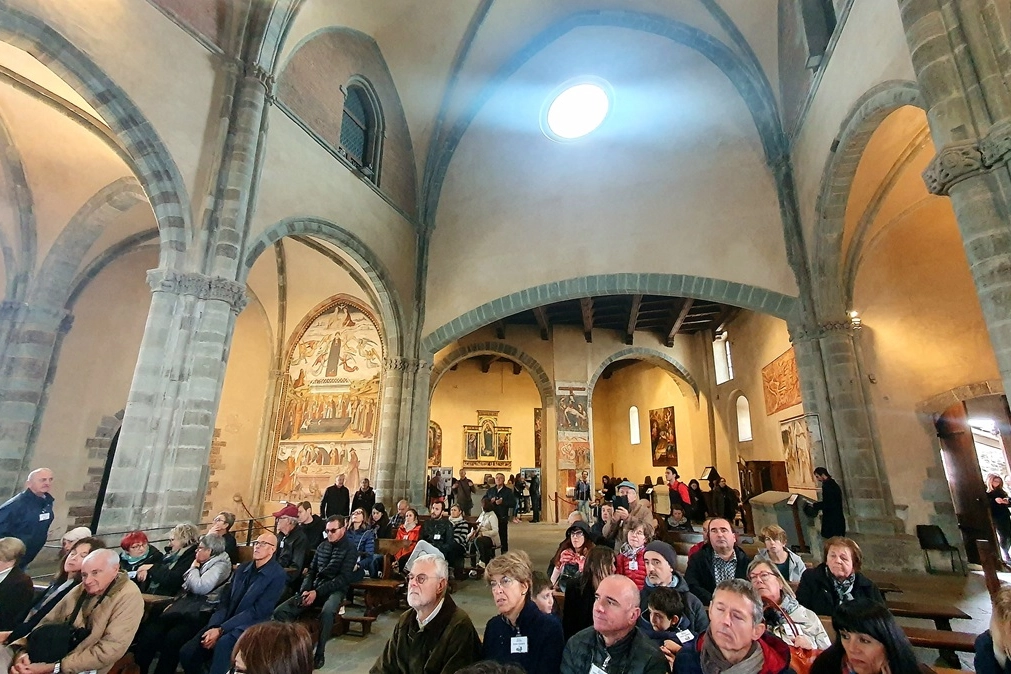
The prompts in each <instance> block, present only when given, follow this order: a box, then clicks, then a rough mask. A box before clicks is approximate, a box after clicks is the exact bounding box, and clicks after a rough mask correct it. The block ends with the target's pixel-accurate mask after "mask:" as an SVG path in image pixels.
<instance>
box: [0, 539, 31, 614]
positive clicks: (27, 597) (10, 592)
mask: <svg viewBox="0 0 1011 674" xmlns="http://www.w3.org/2000/svg"><path fill="white" fill-rule="evenodd" d="M24 554H25V544H24V543H22V542H21V540H20V539H18V538H13V537H11V536H8V537H7V538H0V632H9V631H11V630H13V629H14V628H15V627H17V626H18V625H20V624H21V621H22V620H23V619H24V617H25V615H26V614H27V613H28V610H29V609H31V607H32V603H33V600H34V599H35V586H34V585H32V577H31V576H29V575H28V574H27V573H25V572H24V571H23V570H22V569H21V568H20V567H18V562H20V561H21V558H22V557H23V556H24Z"/></svg>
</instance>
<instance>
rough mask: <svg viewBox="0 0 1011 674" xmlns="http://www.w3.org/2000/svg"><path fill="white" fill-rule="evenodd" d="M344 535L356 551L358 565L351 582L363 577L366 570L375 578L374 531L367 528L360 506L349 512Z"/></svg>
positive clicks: (376, 575)
mask: <svg viewBox="0 0 1011 674" xmlns="http://www.w3.org/2000/svg"><path fill="white" fill-rule="evenodd" d="M346 536H347V537H348V542H349V543H351V545H353V546H354V548H355V550H357V551H358V566H357V568H356V569H355V574H354V576H353V577H352V581H351V582H352V583H357V582H358V581H360V580H361V579H362V578H364V577H365V572H366V571H368V572H369V576H370V577H372V578H377V577H378V573H377V571H376V566H375V564H374V562H373V560H374V559H375V553H376V532H375V531H374V530H372V529H371V528H369V524H368V522H366V521H365V511H364V510H363V509H362V508H356V509H355V510H354V511H353V512H352V513H351V520H350V524H348V531H347V534H346ZM380 568H382V567H380Z"/></svg>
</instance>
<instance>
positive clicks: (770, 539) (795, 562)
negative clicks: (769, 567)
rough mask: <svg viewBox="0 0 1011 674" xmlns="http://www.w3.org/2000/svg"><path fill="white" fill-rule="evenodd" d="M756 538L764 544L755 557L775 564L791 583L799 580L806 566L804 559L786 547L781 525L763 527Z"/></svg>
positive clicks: (784, 532) (784, 534)
mask: <svg viewBox="0 0 1011 674" xmlns="http://www.w3.org/2000/svg"><path fill="white" fill-rule="evenodd" d="M758 540H760V541H761V542H762V543H764V544H765V548H764V549H762V550H759V551H758V554H757V555H755V557H756V558H760V559H767V560H769V561H770V562H772V563H773V564H775V565H776V568H777V569H779V573H780V575H781V576H783V578H786V579H787V580H788V581H790V582H792V583H796V582H799V581H800V577H801V576H803V575H804V572H805V571H806V570H807V567H806V566H804V560H803V559H801V558H800V555H798V554H797V553H796V552H794V551H793V550H791V549H790V548H788V547H786V544H787V538H786V531H784V530H783V527H778V526H776V525H775V524H773V525H771V526H768V527H765V528H764V529H762V530H761V531H760V532H759V534H758Z"/></svg>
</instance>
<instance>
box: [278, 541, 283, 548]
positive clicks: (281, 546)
mask: <svg viewBox="0 0 1011 674" xmlns="http://www.w3.org/2000/svg"><path fill="white" fill-rule="evenodd" d="M278 547H280V548H281V549H282V550H284V541H281V544H280V545H279V546H278Z"/></svg>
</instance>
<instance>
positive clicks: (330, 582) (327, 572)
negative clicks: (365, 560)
mask: <svg viewBox="0 0 1011 674" xmlns="http://www.w3.org/2000/svg"><path fill="white" fill-rule="evenodd" d="M357 561H358V551H357V550H356V549H355V547H354V546H353V545H351V542H350V541H349V540H348V538H347V536H344V537H343V538H341V539H340V540H339V541H337V542H336V543H331V542H330V541H323V542H322V543H320V544H319V547H318V548H316V555H315V556H314V557H313V558H312V563H311V564H310V565H309V572H308V573H307V574H305V580H303V581H302V592H308V591H309V590H315V591H316V593H317V594H318V595H321V596H324V597H329V596H330V595H332V594H333V593H334V592H340V593H341V594H345V595H346V594H347V590H348V584H349V583H350V582H351V574H352V573H353V572H354V570H355V563H356V562H357Z"/></svg>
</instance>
